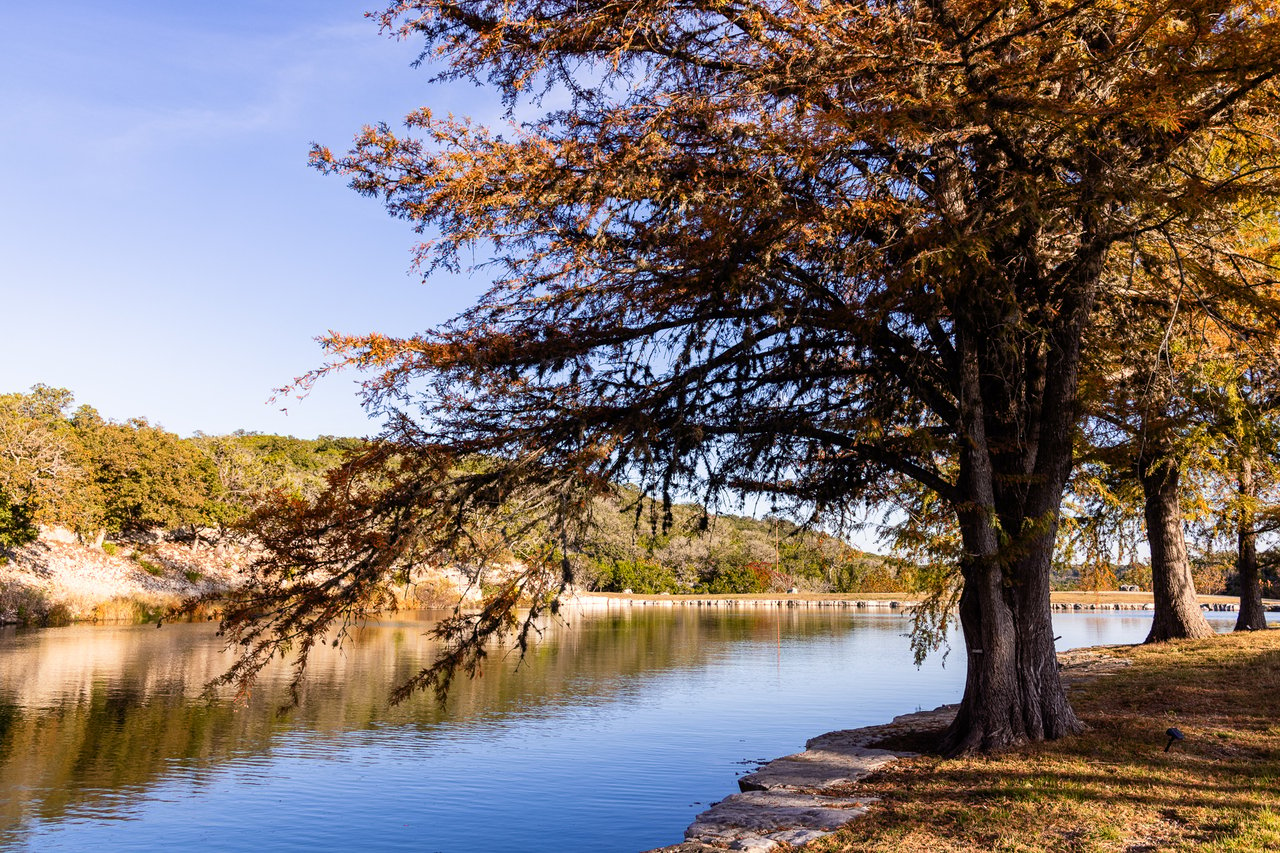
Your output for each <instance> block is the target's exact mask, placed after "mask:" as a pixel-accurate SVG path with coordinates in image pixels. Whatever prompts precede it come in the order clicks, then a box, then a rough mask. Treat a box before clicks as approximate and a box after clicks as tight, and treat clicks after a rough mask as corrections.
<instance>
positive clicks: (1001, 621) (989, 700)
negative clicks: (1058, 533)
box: [943, 537, 1082, 755]
mask: <svg viewBox="0 0 1280 853" xmlns="http://www.w3.org/2000/svg"><path fill="white" fill-rule="evenodd" d="M967 539H969V537H966V540H967ZM993 541H994V537H993ZM966 544H967V543H966ZM1051 556H1052V555H1051V553H1050V552H1048V551H1044V552H1043V553H1040V554H1037V555H1035V556H1030V557H1028V558H1026V559H1027V560H1028V561H1030V562H1035V563H1039V562H1042V561H1043V562H1044V563H1045V571H1044V572H1043V573H1040V572H1036V571H1034V570H1032V571H1025V570H1024V571H1019V572H1018V573H1017V574H1018V575H1019V576H1021V578H1022V583H1021V584H1020V585H1018V586H1017V587H1015V588H1009V587H1007V586H1006V585H1005V584H1004V582H1003V573H1002V571H1001V569H1000V566H999V562H998V561H997V560H995V559H993V558H976V557H975V558H970V559H969V560H968V561H967V564H966V565H965V566H964V578H965V581H964V590H963V592H962V593H961V596H960V624H961V628H962V629H963V631H964V638H965V646H966V650H967V652H968V673H967V675H966V678H965V687H964V698H963V699H962V700H961V702H960V708H959V710H958V711H957V713H956V718H955V720H954V721H953V722H952V724H951V727H950V728H949V729H948V730H947V733H946V735H945V737H944V740H943V750H944V751H945V752H946V753H947V754H950V755H956V754H959V753H963V752H973V751H984V752H985V751H990V750H993V749H1002V748H1005V747H1008V746H1013V745H1015V744H1019V743H1024V742H1026V741H1032V740H1052V739H1054V738H1059V737H1063V736H1064V735H1068V734H1073V733H1075V732H1079V731H1080V730H1081V728H1082V726H1081V724H1080V721H1079V720H1078V719H1077V718H1076V715H1075V712H1074V711H1073V710H1072V709H1071V704H1070V702H1068V701H1067V694H1066V691H1065V689H1064V688H1063V686H1062V679H1061V676H1060V675H1059V671H1058V656H1057V651H1056V650H1055V649H1054V645H1053V624H1052V621H1051V617H1050V609H1049V584H1048V570H1047V569H1048V567H1047V563H1048V559H1049V558H1050V557H1051ZM1025 568H1026V569H1032V568H1033V567H1032V566H1031V565H1027V566H1025ZM1041 577H1042V578H1043V581H1041V580H1040V578H1041Z"/></svg>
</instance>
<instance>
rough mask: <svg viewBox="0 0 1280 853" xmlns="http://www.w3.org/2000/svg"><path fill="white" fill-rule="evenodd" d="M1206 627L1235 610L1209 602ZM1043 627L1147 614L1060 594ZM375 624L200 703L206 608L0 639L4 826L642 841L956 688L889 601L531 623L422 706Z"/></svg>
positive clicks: (342, 842)
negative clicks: (1058, 608) (233, 693)
mask: <svg viewBox="0 0 1280 853" xmlns="http://www.w3.org/2000/svg"><path fill="white" fill-rule="evenodd" d="M1211 616H1213V617H1216V618H1215V624H1217V625H1218V627H1219V629H1220V630H1226V629H1229V628H1230V627H1231V625H1232V623H1233V621H1234V614H1227V613H1224V614H1211ZM1055 626H1056V630H1057V631H1058V633H1059V634H1061V635H1062V638H1061V640H1060V641H1059V642H1058V647H1059V648H1060V649H1065V648H1071V647H1074V646H1081V645H1097V644H1103V643H1126V642H1138V641H1140V640H1141V639H1142V638H1143V637H1144V636H1145V634H1146V631H1147V629H1148V627H1149V626H1150V617H1149V616H1146V615H1132V614H1123V613H1103V614H1090V615H1086V614H1061V615H1059V616H1058V617H1057V618H1056V620H1055ZM425 628H426V623H422V622H391V623H382V624H379V625H377V626H375V627H372V628H369V629H367V630H365V631H363V632H362V633H361V635H360V636H359V637H358V638H357V641H356V642H355V643H353V644H352V645H351V646H350V647H349V648H347V649H344V650H343V651H342V652H341V653H339V652H326V654H325V655H324V656H323V657H322V658H320V659H318V660H317V661H316V665H315V666H314V669H313V671H312V673H311V677H310V679H309V681H308V686H307V690H306V695H305V697H304V700H303V702H302V704H301V706H300V707H298V708H295V709H292V710H289V711H287V712H285V713H283V714H282V713H279V712H278V709H279V708H280V706H281V704H282V703H283V701H284V684H285V682H286V680H287V678H288V670H287V669H286V668H284V667H280V668H278V669H276V670H273V671H272V672H270V673H269V674H268V676H267V677H266V678H265V679H264V680H263V683H262V685H261V687H260V689H258V690H257V691H256V692H255V694H254V695H253V696H251V697H250V698H249V700H248V701H247V702H244V703H240V704H236V703H233V702H231V701H221V700H220V701H213V702H210V701H206V700H204V699H201V698H200V693H201V688H202V686H203V684H204V683H205V682H206V681H207V680H208V679H209V678H211V677H213V676H214V675H216V674H218V673H219V672H220V671H221V669H222V668H223V667H224V666H225V665H226V659H225V657H223V655H222V653H221V651H220V648H221V647H220V644H219V641H218V640H217V639H216V638H215V637H214V636H213V628H212V626H209V625H167V626H165V627H164V628H163V629H162V630H160V631H157V630H156V629H155V628H153V627H148V626H143V627H94V626H79V627H72V628H60V629H53V630H46V631H31V632H13V631H10V632H8V633H7V634H4V635H0V685H2V686H0V792H2V793H3V796H0V847H5V848H12V849H18V850H37V849H38V850H41V851H48V850H86V849H94V848H98V849H104V850H109V849H129V850H158V849H161V848H174V847H175V846H176V847H179V848H181V847H184V846H188V845H193V846H196V845H198V847H199V848H200V849H203V850H206V851H219V850H249V849H253V850H281V851H283V850H311V851H314V850H330V849H366V850H415V851H448V853H460V851H487V853H515V851H520V853H543V851H545V853H552V851H555V852H556V853H564V852H565V851H604V850H609V851H612V850H617V851H638V850H642V849H647V848H649V847H655V846H658V845H661V844H667V843H673V842H675V841H678V840H679V839H680V837H681V835H682V833H683V830H684V827H685V826H686V825H687V824H688V823H689V822H690V821H691V820H692V818H693V816H694V815H695V814H697V813H698V812H699V811H701V810H702V809H703V808H704V807H705V806H706V805H708V804H710V803H711V802H713V801H715V800H717V799H720V798H722V797H724V796H726V795H727V794H729V793H732V792H733V791H735V790H736V789H737V786H736V784H735V779H736V777H737V776H739V775H741V774H742V773H745V772H748V771H749V770H751V769H753V768H754V767H755V762H756V761H759V760H767V759H770V758H774V757H777V756H780V755H784V754H787V753H791V752H795V751H798V750H800V749H802V748H803V746H804V742H805V740H806V739H808V738H810V737H813V736H815V735H818V734H821V733H823V732H826V731H830V730H833V729H839V728H850V727H855V726H860V725H869V724H874V723H879V722H884V721H887V720H888V719H889V718H890V717H892V716H894V715H896V714H902V713H907V712H910V711H914V710H917V709H920V708H932V707H935V706H937V705H940V704H943V703H946V702H954V701H956V700H957V699H958V697H959V694H960V691H961V689H962V687H963V683H964V672H963V669H962V666H963V659H962V657H961V656H960V655H958V654H956V655H953V656H952V657H950V658H948V659H947V662H946V664H945V665H944V661H943V658H942V656H941V655H935V656H934V657H932V658H931V659H930V660H928V661H926V663H925V664H924V666H923V667H921V668H920V669H916V668H915V667H914V666H912V662H911V653H910V649H909V647H908V644H907V641H906V638H905V633H906V631H907V628H908V623H907V621H906V620H905V619H903V618H902V617H899V616H893V615H889V614H866V613H857V612H850V611H843V610H790V611H784V612H777V611H762V612H759V613H749V612H748V613H729V612H706V611H699V610H695V609H679V608H677V609H675V610H660V609H652V608H637V609H636V610H634V611H632V612H631V613H628V614H623V615H616V614H615V615H611V616H606V615H604V614H591V615H580V616H575V617H573V618H572V620H571V622H570V623H569V624H567V625H558V626H553V627H552V628H551V629H550V630H549V631H548V633H547V635H546V637H545V639H544V641H543V642H542V643H541V644H540V645H539V646H538V647H537V648H536V649H535V650H534V651H533V652H531V653H530V655H529V657H528V658H526V660H525V661H524V662H523V663H522V664H521V665H520V666H518V667H517V666H516V661H515V660H514V659H511V658H507V659H503V658H502V656H495V660H494V662H493V663H492V664H491V665H490V667H489V669H488V670H487V671H486V673H485V675H484V677H483V678H481V679H479V680H477V681H474V682H461V683H460V684H459V685H458V687H457V689H456V692H455V695H454V696H453V697H452V698H451V699H450V701H449V703H448V704H447V705H446V706H445V707H444V708H441V707H440V706H438V705H437V704H436V703H435V702H434V701H433V700H432V699H431V698H430V697H426V696H419V697H416V698H415V699H413V700H411V701H409V702H406V703H405V704H403V705H401V706H398V707H396V708H388V707H387V705H386V695H387V692H388V690H389V688H390V686H391V685H392V683H393V682H394V681H396V680H397V679H399V678H403V677H405V676H407V675H408V674H409V673H411V672H412V671H413V670H414V669H415V668H416V667H417V666H419V665H421V664H422V663H423V662H425V661H426V660H428V659H429V658H430V655H431V651H432V644H431V641H430V640H429V639H428V638H426V637H425V636H423V632H424V630H425Z"/></svg>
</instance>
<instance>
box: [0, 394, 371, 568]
mask: <svg viewBox="0 0 1280 853" xmlns="http://www.w3.org/2000/svg"><path fill="white" fill-rule="evenodd" d="M74 402H75V398H74V395H73V394H72V393H71V392H70V391H68V390H67V389H65V388H53V387H50V386H48V385H35V386H34V387H32V389H31V390H30V392H29V393H25V394H22V393H13V394H4V395H0V548H3V549H9V548H13V547H17V546H20V545H23V544H25V543H27V542H30V541H32V540H34V539H35V538H36V536H37V535H38V529H39V526H40V525H49V526H60V527H65V528H68V529H70V530H72V531H74V532H75V533H76V534H77V535H78V536H79V537H80V538H81V540H82V541H84V542H86V543H88V544H92V545H95V546H99V547H100V546H101V545H102V543H103V542H104V540H105V539H106V538H107V537H114V536H120V535H133V534H139V533H144V532H150V531H155V530H164V531H170V532H178V533H182V534H185V535H186V536H187V537H189V538H190V539H191V541H193V542H196V541H198V540H199V538H200V537H201V536H202V535H205V534H206V533H207V532H212V533H213V534H214V535H215V536H221V535H225V534H226V533H227V532H228V531H230V530H232V529H233V528H235V527H236V526H237V525H238V524H239V523H240V522H241V521H243V520H244V519H245V518H246V517H247V516H248V514H249V513H250V512H251V511H252V510H253V509H254V507H255V506H256V505H257V503H258V502H259V501H260V499H261V497H262V496H263V495H264V494H266V493H268V492H272V491H275V492H283V493H285V494H288V495H292V496H296V497H299V498H304V497H310V496H313V495H315V494H317V493H318V492H319V491H320V490H321V489H322V488H323V486H324V482H325V473H326V472H327V471H328V470H330V469H331V468H333V467H334V466H335V465H337V464H338V462H339V461H340V460H341V459H342V458H343V456H344V454H345V452H346V451H348V450H352V449H354V448H357V447H359V446H360V445H361V443H362V442H361V441H360V440H359V439H352V438H333V437H328V436H325V437H321V438H317V439H299V438H293V437H291V436H278V435H260V434H256V433H247V432H236V433H233V434H231V435H224V436H209V435H203V434H200V433H197V434H196V435H194V436H192V437H191V438H181V437H179V436H177V435H175V434H174V433H171V432H168V431H166V430H165V429H163V428H161V427H159V426H156V425H153V424H151V423H149V422H148V421H147V420H146V419H145V418H130V419H129V420H127V421H124V422H117V421H112V420H109V419H106V418H104V417H102V415H101V414H99V412H98V411H97V410H96V409H94V408H93V407H92V406H88V405H80V406H75V405H74Z"/></svg>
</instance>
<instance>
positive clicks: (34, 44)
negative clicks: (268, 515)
mask: <svg viewBox="0 0 1280 853" xmlns="http://www.w3.org/2000/svg"><path fill="white" fill-rule="evenodd" d="M375 6H376V0H362V2H340V0H219V2H216V3H193V2H179V0H135V1H134V2H130V0H108V2H103V0H66V1H65V2H58V3H6V4H2V5H0V110H2V111H3V117H4V118H3V132H0V192H2V193H3V196H2V197H3V204H2V205H0V294H2V296H3V301H2V302H0V305H2V306H3V309H2V313H0V316H2V317H3V334H2V335H0V392H9V391H23V390H26V389H27V388H28V387H29V386H31V385H32V384H34V383H36V382H44V383H47V384H50V385H55V386H61V387H66V388H69V389H71V390H72V391H73V392H74V393H75V394H76V399H77V402H79V403H89V404H91V405H94V406H96V407H97V408H98V409H99V410H100V411H101V412H102V413H103V414H104V415H105V416H107V417H111V418H116V419H124V418H128V417H133V416H145V417H147V418H149V419H151V420H152V422H154V423H159V424H161V425H163V426H164V427H166V428H168V429H170V430H173V431H175V432H178V433H180V434H182V435H189V434H190V433H192V432H194V431H196V430H202V431H204V432H207V433H223V432H229V431H231V430H234V429H248V430H256V431H261V432H280V433H289V434H293V435H298V436H306V437H310V436H314V435H319V434H338V435H365V434H370V433H372V432H376V431H377V424H375V423H371V422H370V421H368V420H367V419H366V418H365V416H364V414H363V412H362V411H361V410H360V408H359V405H358V399H357V394H356V390H357V389H356V386H355V384H354V383H355V380H356V378H357V377H355V376H354V375H352V376H339V377H337V378H331V379H328V380H327V381H326V382H325V383H323V384H322V385H321V386H320V387H319V389H318V390H317V391H316V392H315V393H314V394H313V395H312V396H311V397H310V398H308V399H306V400H302V401H297V400H288V401H285V402H284V403H281V402H277V403H274V404H268V402H267V400H268V399H269V398H270V397H271V395H272V390H273V389H274V388H277V387H279V386H282V385H284V384H287V383H288V382H289V381H290V380H291V379H293V377H295V376H297V375H299V374H301V373H303V372H305V371H307V370H309V369H311V368H314V367H317V366H319V365H320V363H321V362H322V359H323V355H322V353H321V351H320V349H319V347H318V345H317V344H316V343H315V342H314V338H315V337H316V336H317V335H320V334H323V333H324V332H325V331H326V330H328V329H335V330H338V331H342V332H350V333H356V332H365V331H372V330H378V331H383V332H388V333H392V334H407V333H411V332H414V331H418V330H421V329H423V328H426V327H428V326H431V325H434V324H436V323H438V322H440V321H442V320H444V319H447V318H448V317H450V316H452V315H453V314H455V313H457V312H458V311H459V310H461V309H462V308H464V307H465V306H466V305H467V304H469V303H470V302H471V301H473V300H474V298H475V297H476V296H477V295H478V294H479V292H480V291H481V290H482V289H483V284H484V282H483V281H482V280H479V279H469V278H466V277H463V278H458V279H453V278H440V279H433V280H432V281H429V282H426V283H423V282H422V281H421V280H420V277H419V276H418V275H417V274H415V273H413V272H412V271H411V270H410V262H411V257H410V249H411V247H412V245H413V243H414V241H415V235H414V234H413V232H412V230H411V228H410V227H409V226H408V225H407V224H406V223H404V222H400V221H396V220H393V219H391V218H390V217H388V216H387V215H386V213H385V212H384V211H383V209H382V208H381V206H380V205H379V204H378V203H377V202H376V201H374V200H371V199H366V198H363V197H361V196H358V195H356V194H355V193H354V192H353V191H351V190H350V189H348V188H347V187H346V185H345V183H344V182H343V181H342V180H341V179H340V178H334V177H325V176H323V175H321V174H319V173H318V172H316V171H314V170H312V169H310V168H308V166H307V152H308V148H309V146H310V143H312V142H320V143H322V144H325V145H329V146H330V147H332V148H334V149H335V150H337V149H345V147H346V145H347V143H348V142H349V141H350V139H351V138H352V136H353V135H354V134H355V133H356V132H357V131H358V130H359V129H360V127H361V126H362V125H364V124H367V123H373V122H377V121H387V122H389V123H393V124H395V123H398V122H399V121H400V119H401V118H402V117H403V116H404V115H405V114H406V113H407V112H408V111H409V110H411V109H413V108H416V107H418V106H422V105H427V106H430V107H432V109H433V110H436V111H438V112H447V111H453V112H456V113H459V114H470V115H476V116H477V117H480V118H486V117H490V116H493V115H496V114H497V107H496V104H495V103H494V99H493V98H492V96H491V95H490V94H489V93H487V92H484V91H482V90H478V89H475V88H474V87H470V86H466V85H458V84H454V85H452V86H449V87H442V86H438V85H432V84H429V83H428V77H429V76H430V75H429V72H428V71H426V70H424V69H413V68H411V67H410V63H411V62H412V61H413V59H414V58H415V57H416V56H417V54H418V52H419V50H420V48H421V45H420V44H415V43H407V42H397V41H395V40H392V39H390V38H388V37H386V36H384V35H382V34H381V33H379V31H378V28H377V26H376V24H374V23H373V22H371V21H369V20H367V19H365V18H364V17H363V12H364V11H365V10H367V9H370V8H374V7H375ZM282 405H287V407H288V412H287V414H286V413H284V412H281V411H280V410H279V409H280V406H282Z"/></svg>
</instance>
